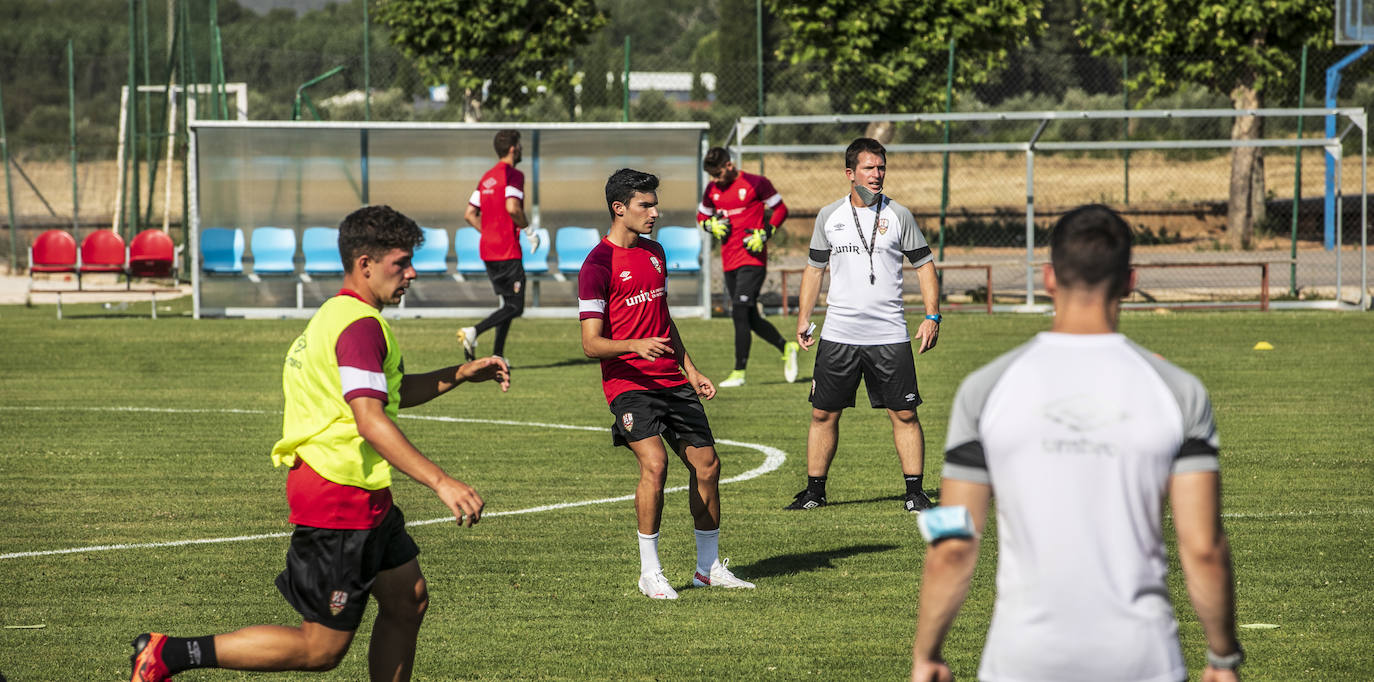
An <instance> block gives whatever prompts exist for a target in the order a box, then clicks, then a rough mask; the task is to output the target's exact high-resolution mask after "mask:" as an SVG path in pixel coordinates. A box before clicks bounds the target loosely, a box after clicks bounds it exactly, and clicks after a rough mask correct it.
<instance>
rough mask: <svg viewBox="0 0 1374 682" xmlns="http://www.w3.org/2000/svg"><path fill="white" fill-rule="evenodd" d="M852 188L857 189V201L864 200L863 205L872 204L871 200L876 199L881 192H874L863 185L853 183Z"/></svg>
mask: <svg viewBox="0 0 1374 682" xmlns="http://www.w3.org/2000/svg"><path fill="white" fill-rule="evenodd" d="M854 189H855V190H856V191H858V193H859V201H862V202H864V206H872V205H873V202H874V201H877V199H878V195H879V194H881V192H874V191H873V190H871V189H869V188H867V187H865V186H864V185H854Z"/></svg>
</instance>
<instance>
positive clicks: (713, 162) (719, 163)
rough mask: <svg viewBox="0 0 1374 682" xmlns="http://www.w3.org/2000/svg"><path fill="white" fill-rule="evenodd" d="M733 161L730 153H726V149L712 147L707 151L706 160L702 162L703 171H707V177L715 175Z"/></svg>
mask: <svg viewBox="0 0 1374 682" xmlns="http://www.w3.org/2000/svg"><path fill="white" fill-rule="evenodd" d="M732 160H733V159H731V158H730V152H727V151H725V148H724V147H711V148H710V149H707V150H706V158H704V159H702V161H701V169H702V170H704V171H706V174H707V175H715V174H717V173H719V172H720V169H722V168H724V167H725V164H727V163H730V162H731V161H732Z"/></svg>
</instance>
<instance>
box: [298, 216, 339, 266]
mask: <svg viewBox="0 0 1374 682" xmlns="http://www.w3.org/2000/svg"><path fill="white" fill-rule="evenodd" d="M301 250H302V251H304V252H305V271H306V272H307V273H309V274H312V275H341V274H343V271H344V266H343V259H342V258H341V257H340V256H339V230H338V228H334V227H307V228H305V234H304V235H303V236H302V237H301Z"/></svg>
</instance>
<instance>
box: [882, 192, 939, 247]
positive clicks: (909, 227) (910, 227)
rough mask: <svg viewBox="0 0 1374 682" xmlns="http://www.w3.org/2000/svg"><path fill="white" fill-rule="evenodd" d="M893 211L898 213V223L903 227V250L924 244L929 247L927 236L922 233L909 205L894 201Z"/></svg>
mask: <svg viewBox="0 0 1374 682" xmlns="http://www.w3.org/2000/svg"><path fill="white" fill-rule="evenodd" d="M891 206H892V212H893V213H896V214H897V224H898V226H899V227H900V228H901V229H902V232H901V235H902V251H903V252H904V253H905V252H907V251H915V250H916V249H919V248H921V247H923V246H925V247H929V246H930V244H928V243H927V242H926V236H925V235H924V234H921V226H920V225H917V224H916V217H915V216H913V215H911V210H910V209H908V208H907V207H905V206H903V205H901V204H899V203H897V202H893V203H892V204H891Z"/></svg>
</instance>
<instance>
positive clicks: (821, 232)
mask: <svg viewBox="0 0 1374 682" xmlns="http://www.w3.org/2000/svg"><path fill="white" fill-rule="evenodd" d="M839 206H840V202H838V201H837V202H835V203H833V204H830V205H829V206H824V207H822V208H821V210H820V211H818V212H817V213H816V226H815V227H814V228H813V229H812V230H811V250H812V251H825V252H826V253H829V252H830V240H829V239H826V238H825V223H826V222H827V221H829V220H830V214H832V213H834V212H835V209H836V208H839ZM818 267H819V266H818Z"/></svg>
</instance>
